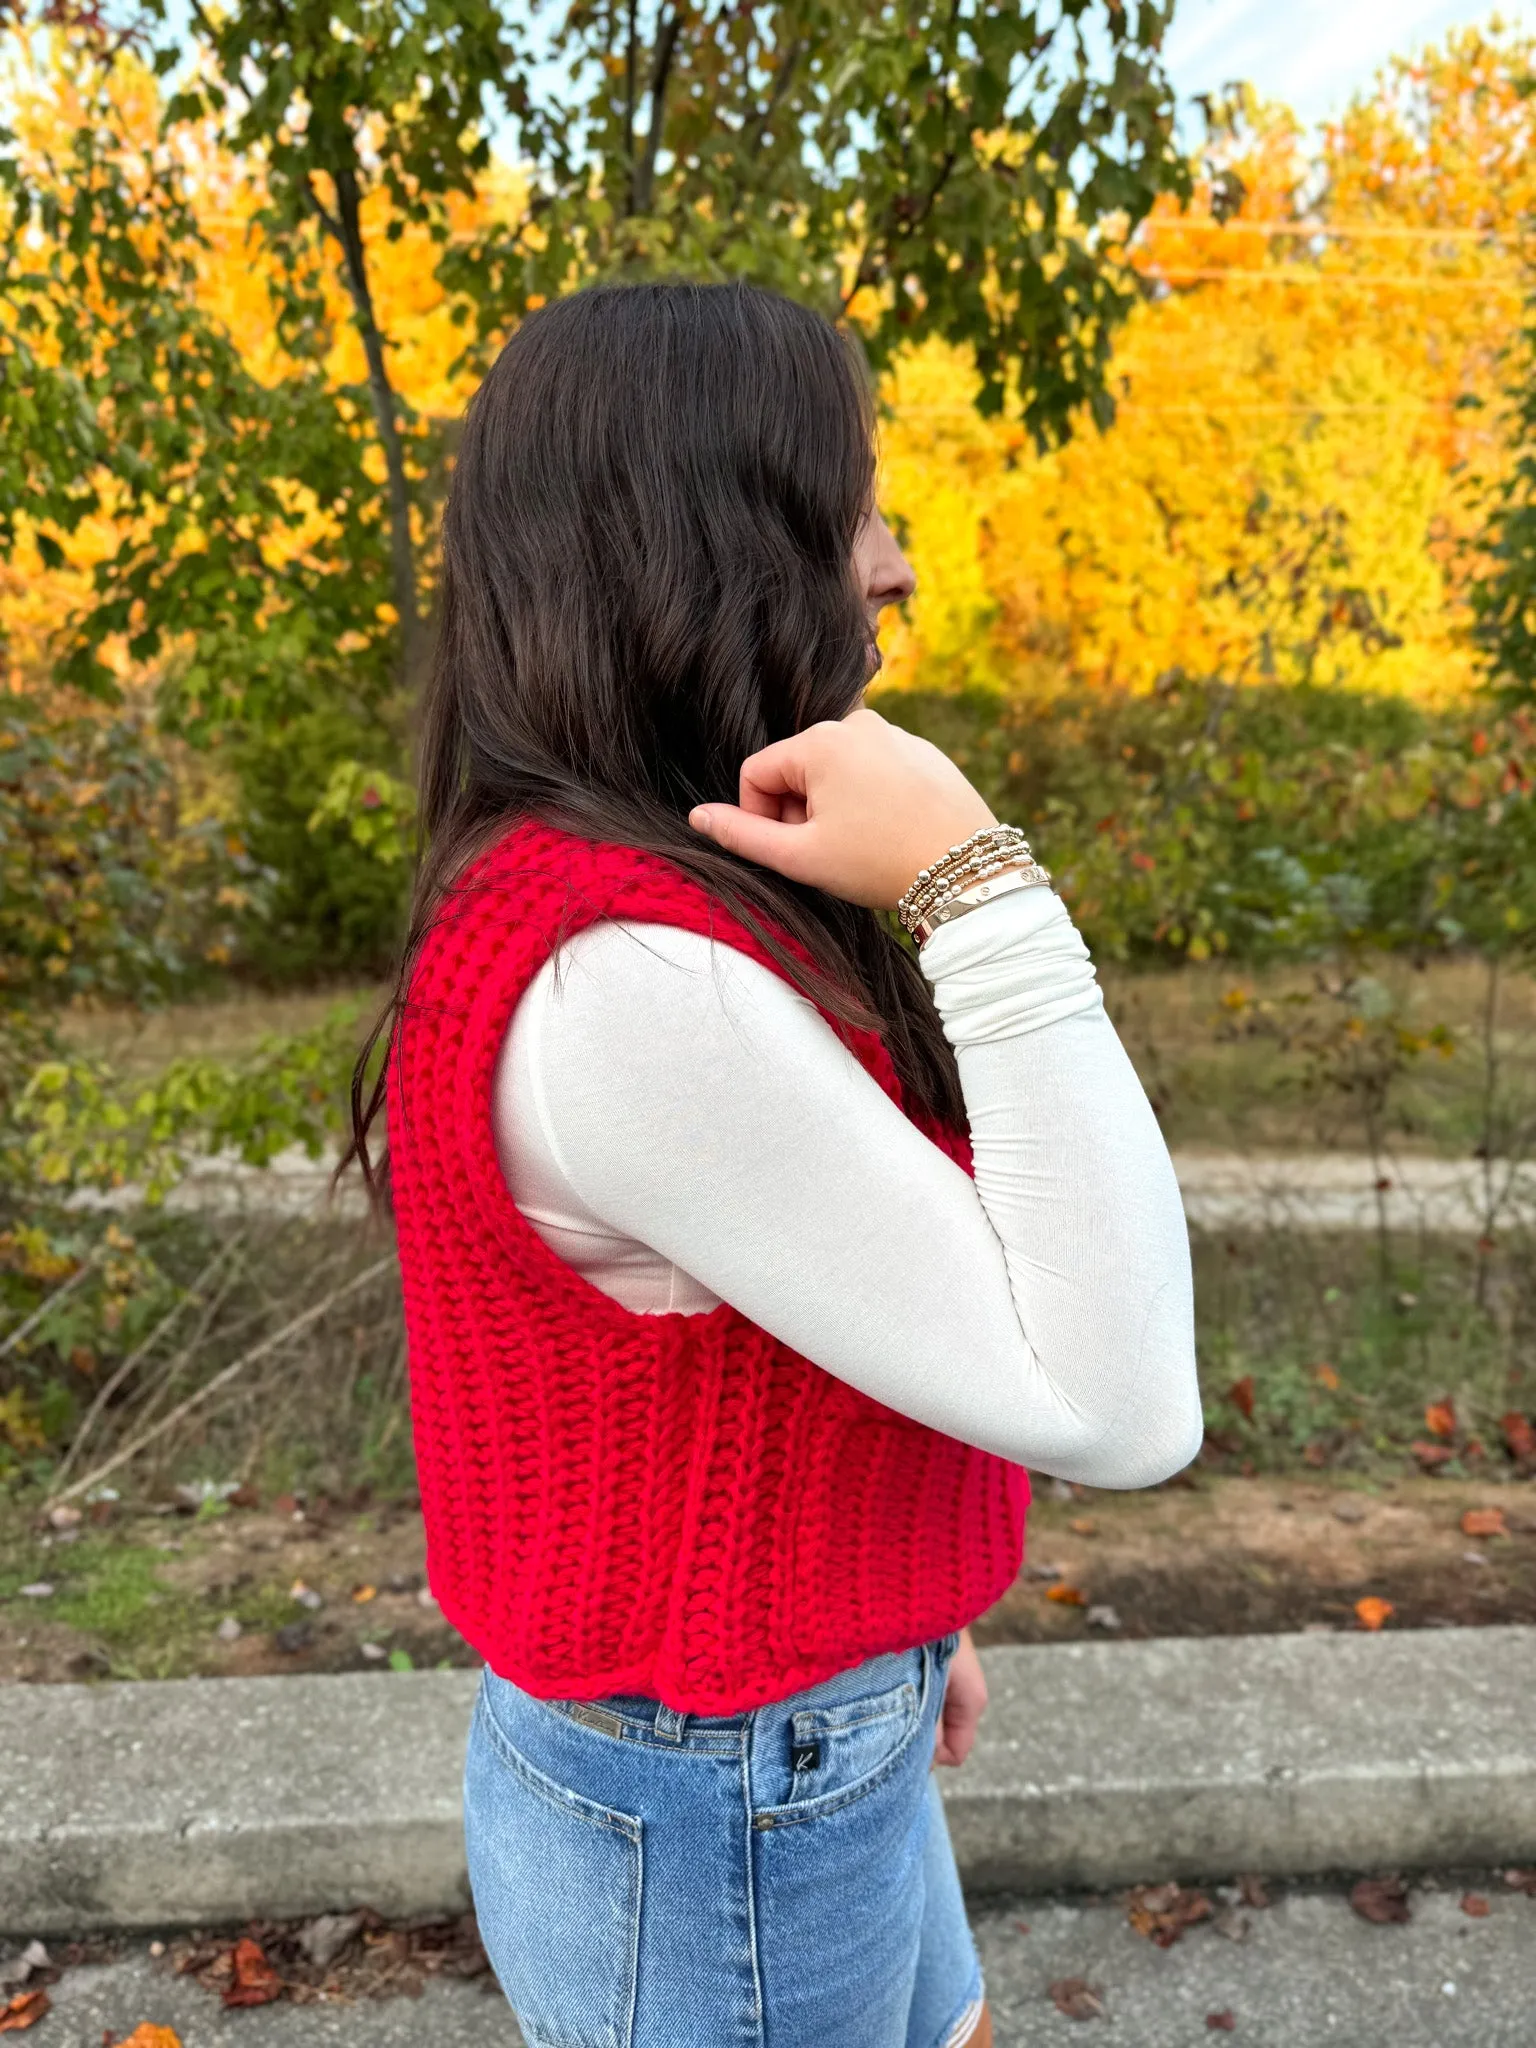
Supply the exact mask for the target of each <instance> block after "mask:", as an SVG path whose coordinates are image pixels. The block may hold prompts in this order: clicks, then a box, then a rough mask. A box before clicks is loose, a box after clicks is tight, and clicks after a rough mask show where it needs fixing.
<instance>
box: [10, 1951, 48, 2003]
mask: <svg viewBox="0 0 1536 2048" xmlns="http://www.w3.org/2000/svg"><path fill="white" fill-rule="evenodd" d="M51 1969H53V1958H52V1956H50V1955H49V1953H48V1951H47V1949H46V1948H45V1947H44V1946H43V1944H42V1943H41V1942H40V1941H29V1942H28V1943H27V1945H26V1947H25V1948H24V1949H23V1950H22V1952H21V1954H20V1955H19V1956H13V1957H12V1959H11V1961H10V1962H8V1963H4V1964H0V1993H3V1992H7V1991H19V1990H20V1989H21V1987H22V1985H23V1984H25V1983H26V1981H27V1979H28V1978H29V1977H33V1976H36V1974H37V1973H38V1971H40V1970H51ZM50 1981H51V1980H50Z"/></svg>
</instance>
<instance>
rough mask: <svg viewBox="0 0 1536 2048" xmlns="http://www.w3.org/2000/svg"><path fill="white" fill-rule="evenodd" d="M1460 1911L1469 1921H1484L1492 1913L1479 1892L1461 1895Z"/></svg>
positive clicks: (1491, 1909)
mask: <svg viewBox="0 0 1536 2048" xmlns="http://www.w3.org/2000/svg"><path fill="white" fill-rule="evenodd" d="M1461 1910H1462V1911H1463V1913H1465V1914H1466V1916H1467V1918H1468V1919H1469V1920H1486V1919H1487V1918H1488V1915H1489V1914H1490V1913H1491V1912H1492V1911H1493V1908H1492V1907H1491V1906H1490V1905H1489V1903H1488V1901H1487V1900H1486V1899H1485V1898H1484V1897H1483V1895H1482V1893H1481V1892H1464V1893H1463V1894H1462V1900H1461Z"/></svg>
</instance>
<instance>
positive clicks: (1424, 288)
mask: <svg viewBox="0 0 1536 2048" xmlns="http://www.w3.org/2000/svg"><path fill="white" fill-rule="evenodd" d="M1139 275H1140V276H1142V277H1145V278H1147V279H1148V280H1149V281H1150V282H1152V283H1154V284H1227V283H1229V282H1230V283H1237V282H1243V283H1249V284H1302V285H1308V286H1311V287H1316V286H1318V285H1335V286H1338V287H1339V288H1340V289H1342V290H1345V291H1371V290H1374V289H1375V288H1376V287H1377V286H1383V285H1390V286H1391V287H1392V288H1393V289H1394V290H1398V291H1420V292H1474V291H1484V292H1507V293H1509V294H1511V295H1512V296H1513V297H1515V298H1519V297H1520V295H1521V290H1522V287H1521V285H1520V284H1519V283H1517V282H1516V281H1514V280H1513V279H1505V278H1498V277H1417V276H1413V275H1394V274H1391V273H1389V274H1387V275H1385V276H1378V277H1371V276H1362V275H1358V274H1356V273H1354V272H1348V271H1341V270H1327V271H1324V270H1299V269H1297V268H1296V267H1295V266H1294V265H1288V266H1287V267H1286V268H1284V269H1276V270H1245V269H1240V268H1238V267H1236V266H1233V267H1231V268H1214V267H1213V268H1211V269H1208V270H1207V269H1198V268H1195V267H1193V266H1190V267H1186V266H1185V265H1183V264H1170V265H1168V266H1167V267H1166V268H1165V267H1164V266H1162V265H1159V266H1158V268H1157V269H1156V270H1144V271H1141V272H1140V273H1139Z"/></svg>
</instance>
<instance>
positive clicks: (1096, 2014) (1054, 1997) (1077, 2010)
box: [1050, 1977, 1104, 2020]
mask: <svg viewBox="0 0 1536 2048" xmlns="http://www.w3.org/2000/svg"><path fill="white" fill-rule="evenodd" d="M1050 1994H1051V2002H1052V2003H1053V2004H1054V2006H1055V2007H1056V2010H1057V2011H1058V2012H1061V2013H1065V2014H1066V2016H1067V2018H1068V2019H1069V2020H1101V2019H1103V2017H1104V2001H1103V1999H1102V1998H1100V1996H1099V1994H1098V1993H1097V1991H1095V1990H1094V1988H1093V1986H1092V1985H1091V1984H1090V1983H1089V1982H1088V1980H1087V1978H1086V1977H1058V1978H1057V1979H1056V1982H1055V1983H1054V1984H1052V1985H1051V1986H1050Z"/></svg>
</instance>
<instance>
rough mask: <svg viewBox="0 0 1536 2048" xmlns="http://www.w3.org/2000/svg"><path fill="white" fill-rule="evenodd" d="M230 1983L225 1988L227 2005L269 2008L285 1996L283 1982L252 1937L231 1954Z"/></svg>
mask: <svg viewBox="0 0 1536 2048" xmlns="http://www.w3.org/2000/svg"><path fill="white" fill-rule="evenodd" d="M229 1960H230V1981H229V1983H228V1984H227V1985H226V1986H225V1988H224V2003H225V2005H270V2004H271V2003H272V2001H273V2000H274V1999H276V1998H281V1997H282V1995H283V1980H282V1978H281V1977H279V1976H278V1974H277V1972H276V1970H274V1969H273V1967H272V1965H271V1964H270V1963H269V1962H268V1961H267V1958H266V1955H265V1953H264V1951H263V1949H262V1946H261V1944H260V1942H257V1941H252V1940H251V1938H250V1936H249V1935H246V1936H245V1937H243V1938H242V1939H241V1940H239V1941H237V1942H236V1943H235V1945H234V1948H233V1949H232V1950H231V1951H230V1959H229Z"/></svg>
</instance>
